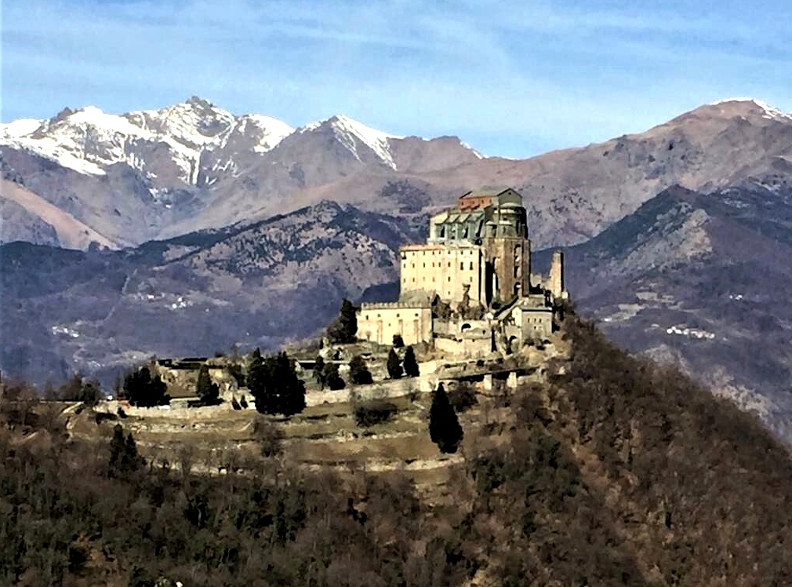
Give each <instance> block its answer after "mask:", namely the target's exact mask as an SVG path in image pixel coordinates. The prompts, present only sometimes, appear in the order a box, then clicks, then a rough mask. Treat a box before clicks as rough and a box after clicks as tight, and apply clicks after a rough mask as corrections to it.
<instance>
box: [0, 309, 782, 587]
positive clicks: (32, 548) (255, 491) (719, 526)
mask: <svg viewBox="0 0 792 587" xmlns="http://www.w3.org/2000/svg"><path fill="white" fill-rule="evenodd" d="M563 326H564V328H563V330H564V335H565V336H566V337H568V338H570V339H571V342H572V355H571V358H570V360H569V361H560V360H557V361H556V362H555V363H552V364H550V365H548V379H547V382H546V383H543V384H535V385H532V386H530V387H524V388H522V389H520V390H518V391H517V392H515V393H514V394H513V395H511V396H506V397H500V398H497V399H496V401H497V402H499V403H498V405H497V406H493V407H497V408H498V409H500V410H501V412H502V413H504V414H505V416H504V417H502V418H500V419H497V418H494V417H493V418H487V419H486V421H484V420H482V421H481V422H479V423H478V425H477V426H475V427H473V426H472V425H470V424H468V429H466V430H465V440H464V442H463V445H462V447H461V448H460V452H461V454H462V455H463V456H464V460H463V461H462V462H461V463H460V464H459V465H456V469H455V471H454V472H453V473H452V475H451V479H450V481H449V482H448V483H446V484H445V485H444V486H442V487H439V488H438V487H433V488H427V487H425V486H421V485H417V486H416V485H414V484H413V482H412V481H411V480H410V479H409V477H408V476H407V473H395V474H394V473H388V474H387V475H385V474H377V473H370V472H369V473H367V472H364V471H361V470H353V469H350V470H348V471H345V472H344V471H339V470H338V469H336V470H335V472H333V473H330V472H328V471H327V470H325V469H323V468H316V467H305V465H304V464H303V463H300V462H283V460H282V459H280V458H278V457H272V456H270V457H262V458H261V459H260V460H258V461H256V462H255V463H250V464H248V466H247V468H246V469H245V471H244V472H243V473H242V474H233V473H229V474H228V475H223V476H214V477H212V476H207V475H198V474H187V473H182V472H181V471H180V470H179V468H178V467H176V466H173V465H172V464H171V465H166V464H164V463H163V462H161V461H153V460H151V459H149V462H148V463H146V464H143V463H142V462H141V460H140V457H139V456H138V455H137V454H136V453H137V449H135V448H134V447H133V445H134V440H130V439H129V437H128V436H124V435H123V434H122V433H121V431H120V430H119V431H118V432H116V433H115V439H114V440H110V436H111V431H112V428H113V426H114V423H113V422H109V423H108V422H100V420H101V419H99V418H97V423H96V425H95V426H96V428H95V430H96V433H95V437H96V438H97V440H96V441H95V443H91V442H86V441H84V440H83V441H80V440H77V439H76V437H73V436H71V435H70V434H69V433H68V432H67V430H68V427H64V416H56V415H55V413H54V412H55V411H56V410H57V409H56V407H55V405H54V404H49V405H45V404H37V403H36V402H35V401H33V400H29V401H28V400H26V399H25V395H24V390H23V389H22V387H21V386H20V385H12V384H6V389H5V393H4V396H3V404H2V418H3V426H2V429H1V430H0V453H1V455H0V456H1V457H2V458H0V513H2V515H0V549H2V551H0V582H1V583H3V584H10V583H17V584H20V585H45V584H50V583H62V584H66V585H96V584H108V585H154V584H155V581H156V580H157V579H162V580H161V581H160V583H158V584H160V585H168V584H171V583H168V582H167V581H171V582H173V584H175V582H176V581H181V582H183V584H184V585H221V584H222V585H245V586H251V585H359V586H361V587H362V586H367V587H368V586H377V585H383V586H384V585H465V584H468V585H469V584H477V585H492V586H495V585H548V584H554V585H723V586H729V587H731V586H740V585H788V584H790V582H791V581H792V561H790V559H789V557H788V556H787V553H786V548H785V545H786V544H788V543H789V542H790V540H792V520H791V519H790V517H791V516H792V514H790V512H792V507H791V506H792V463H790V460H789V455H788V453H787V451H786V449H785V448H784V447H783V446H782V445H781V444H780V443H778V442H777V441H776V440H775V439H774V438H772V437H771V435H770V434H769V433H768V432H767V431H765V430H764V429H763V428H762V427H761V426H760V425H759V423H758V422H757V421H756V420H754V419H753V418H752V417H751V416H749V415H747V414H745V413H742V412H740V411H739V410H738V409H737V408H736V407H735V406H733V405H732V404H730V403H728V402H726V401H723V400H719V399H716V398H714V397H713V396H712V394H711V393H710V392H709V391H708V390H707V389H705V388H702V387H700V386H699V385H697V384H695V383H693V382H692V381H691V380H689V379H688V378H686V377H684V376H682V375H680V374H679V373H678V372H676V371H673V370H671V369H666V368H660V367H658V366H656V365H655V364H653V363H651V362H649V361H648V360H644V359H636V358H633V357H631V356H629V355H627V354H626V353H624V352H623V351H621V350H619V349H618V348H616V347H615V346H614V345H613V344H611V343H609V342H608V341H607V340H606V339H604V337H603V336H602V335H601V334H600V333H599V332H598V331H597V330H596V329H595V328H594V327H593V326H592V325H590V324H587V323H585V322H582V321H580V320H579V319H577V318H575V317H574V316H572V315H569V314H568V316H567V319H566V320H565V322H564V325H563ZM479 399H480V401H488V400H487V399H486V398H483V397H481V398H479ZM504 408H505V409H504ZM492 413H495V412H492ZM70 417H71V416H70ZM119 422H120V423H121V426H122V427H123V424H124V420H123V419H121V420H119ZM119 435H120V440H119ZM143 456H144V457H145V456H146V455H143Z"/></svg>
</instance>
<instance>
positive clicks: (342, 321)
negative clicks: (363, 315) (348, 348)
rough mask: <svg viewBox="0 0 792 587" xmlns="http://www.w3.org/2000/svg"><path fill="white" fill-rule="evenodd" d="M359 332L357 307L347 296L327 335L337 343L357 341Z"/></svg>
mask: <svg viewBox="0 0 792 587" xmlns="http://www.w3.org/2000/svg"><path fill="white" fill-rule="evenodd" d="M356 334H357V308H355V306H353V305H352V302H350V301H349V300H347V299H346V298H345V299H344V301H343V302H342V303H341V310H340V312H339V315H338V318H336V319H335V320H334V321H333V323H332V324H331V325H330V327H329V328H328V329H327V336H328V337H329V338H330V340H331V341H332V342H335V343H342V344H346V343H351V342H355V340H356V337H355V335H356Z"/></svg>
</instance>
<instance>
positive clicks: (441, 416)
mask: <svg viewBox="0 0 792 587" xmlns="http://www.w3.org/2000/svg"><path fill="white" fill-rule="evenodd" d="M429 436H430V437H431V438H432V442H434V443H435V444H436V445H437V446H438V448H439V449H440V451H441V452H444V453H455V452H456V451H457V448H459V443H460V442H461V441H462V437H463V436H464V432H463V430H462V426H460V425H459V419H457V415H456V412H454V408H453V406H451V402H449V401H448V395H446V392H445V389H443V384H442V383H441V384H440V385H439V386H438V388H437V390H436V391H435V392H434V395H433V397H432V407H431V408H430V409H429Z"/></svg>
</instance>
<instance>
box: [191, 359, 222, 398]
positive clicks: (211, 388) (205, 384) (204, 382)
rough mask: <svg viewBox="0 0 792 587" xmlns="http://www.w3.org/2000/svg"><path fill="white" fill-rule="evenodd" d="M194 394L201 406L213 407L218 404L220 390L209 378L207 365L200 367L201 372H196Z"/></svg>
mask: <svg viewBox="0 0 792 587" xmlns="http://www.w3.org/2000/svg"><path fill="white" fill-rule="evenodd" d="M196 392H197V394H198V398H199V399H200V401H201V405H204V406H214V405H216V404H218V403H220V388H219V387H218V386H217V384H216V383H214V382H212V378H211V377H210V376H209V367H208V366H207V365H201V370H200V371H198V383H197V384H196Z"/></svg>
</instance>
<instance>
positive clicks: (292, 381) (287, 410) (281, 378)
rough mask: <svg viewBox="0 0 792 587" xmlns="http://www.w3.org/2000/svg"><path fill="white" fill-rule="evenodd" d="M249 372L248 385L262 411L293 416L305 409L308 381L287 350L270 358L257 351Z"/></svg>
mask: <svg viewBox="0 0 792 587" xmlns="http://www.w3.org/2000/svg"><path fill="white" fill-rule="evenodd" d="M248 373H249V374H248V388H249V389H250V393H251V394H252V395H253V397H255V398H256V410H258V412H259V413H261V414H283V415H285V416H291V415H293V414H297V413H299V412H301V411H303V410H304V409H305V384H304V383H303V382H302V380H300V379H299V378H298V377H297V372H296V369H295V363H294V360H292V359H289V357H288V355H287V354H286V353H285V352H281V353H278V354H277V355H273V356H269V357H267V358H266V359H262V358H261V355H260V354H259V355H258V356H256V355H255V354H254V356H253V359H252V361H251V365H250V369H249V372H248Z"/></svg>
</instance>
